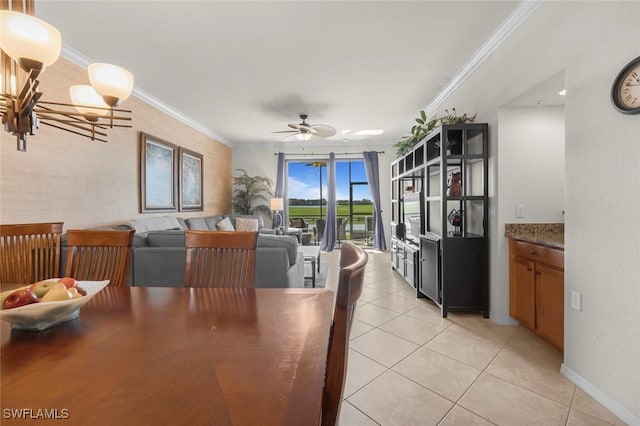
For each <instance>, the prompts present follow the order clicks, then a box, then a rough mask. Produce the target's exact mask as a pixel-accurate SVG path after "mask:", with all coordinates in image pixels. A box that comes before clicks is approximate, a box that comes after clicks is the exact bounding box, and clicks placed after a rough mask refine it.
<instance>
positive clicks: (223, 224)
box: [216, 217, 235, 231]
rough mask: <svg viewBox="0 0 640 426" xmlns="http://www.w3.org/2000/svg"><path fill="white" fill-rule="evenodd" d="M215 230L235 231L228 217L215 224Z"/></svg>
mask: <svg viewBox="0 0 640 426" xmlns="http://www.w3.org/2000/svg"><path fill="white" fill-rule="evenodd" d="M216 228H218V231H235V229H233V224H232V223H231V221H230V220H229V218H228V217H225V218H224V219H222V220H221V221H220V222H218V223H217V224H216Z"/></svg>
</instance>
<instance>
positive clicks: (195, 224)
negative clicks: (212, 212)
mask: <svg viewBox="0 0 640 426" xmlns="http://www.w3.org/2000/svg"><path fill="white" fill-rule="evenodd" d="M185 222H186V223H187V226H188V227H189V229H190V230H192V231H208V230H209V227H207V223H206V222H205V221H204V218H203V217H190V218H188V219H186V220H185Z"/></svg>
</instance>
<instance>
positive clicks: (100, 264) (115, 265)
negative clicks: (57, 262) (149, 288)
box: [65, 229, 135, 286]
mask: <svg viewBox="0 0 640 426" xmlns="http://www.w3.org/2000/svg"><path fill="white" fill-rule="evenodd" d="M134 233H135V231H134V230H133V229H132V230H125V231H102V230H88V229H74V230H69V231H67V247H68V248H67V267H66V270H65V274H66V275H67V276H69V277H73V278H75V279H76V280H78V281H101V280H109V285H112V286H126V285H129V275H130V273H131V245H132V244H133V234H134Z"/></svg>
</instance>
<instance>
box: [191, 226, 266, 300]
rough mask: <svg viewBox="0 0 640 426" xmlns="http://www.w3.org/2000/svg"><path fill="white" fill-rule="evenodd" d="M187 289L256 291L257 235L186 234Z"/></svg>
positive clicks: (222, 233)
mask: <svg viewBox="0 0 640 426" xmlns="http://www.w3.org/2000/svg"><path fill="white" fill-rule="evenodd" d="M184 235H185V245H186V247H187V260H186V266H185V276H184V285H185V287H217V288H253V287H255V281H256V243H257V240H258V233H257V232H225V231H185V232H184Z"/></svg>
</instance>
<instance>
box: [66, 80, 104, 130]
mask: <svg viewBox="0 0 640 426" xmlns="http://www.w3.org/2000/svg"><path fill="white" fill-rule="evenodd" d="M69 94H70V95H71V102H73V104H74V106H75V107H76V109H77V110H78V111H79V112H80V113H82V114H84V115H85V118H86V119H87V120H89V121H96V120H97V119H98V117H100V116H105V115H107V114H109V109H108V108H109V106H108V105H107V104H106V103H105V102H104V100H103V99H102V96H100V95H99V94H98V92H96V91H95V89H94V88H93V87H91V86H88V85H86V84H77V85H75V86H71V87H70V88H69ZM92 106H94V107H98V108H106V109H96V108H91V107H92Z"/></svg>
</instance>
